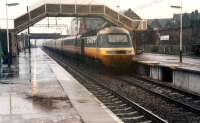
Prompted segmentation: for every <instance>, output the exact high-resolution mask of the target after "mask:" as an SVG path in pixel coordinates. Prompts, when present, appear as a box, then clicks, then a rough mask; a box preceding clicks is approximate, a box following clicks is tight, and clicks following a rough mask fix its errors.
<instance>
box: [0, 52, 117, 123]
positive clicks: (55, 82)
mask: <svg viewBox="0 0 200 123" xmlns="http://www.w3.org/2000/svg"><path fill="white" fill-rule="evenodd" d="M14 61H15V62H14V64H13V65H11V66H10V67H8V66H5V65H4V66H3V68H2V69H1V76H0V105H1V108H0V122H1V123H27V122H29V123H119V122H121V121H120V120H119V119H118V118H117V117H116V116H115V115H114V114H113V113H112V112H111V111H110V110H109V109H107V108H106V107H105V106H104V105H103V104H102V103H101V102H100V101H98V100H97V98H95V97H94V96H93V95H92V94H91V93H90V92H89V91H87V89H86V88H84V87H83V86H82V85H81V84H79V82H78V81H76V80H75V79H74V78H73V77H72V76H71V75H70V74H69V73H68V72H67V71H65V70H64V69H63V68H62V67H61V66H60V65H58V64H57V63H56V62H55V61H54V60H52V59H51V58H50V57H49V56H48V55H46V54H45V53H44V52H43V51H42V50H41V49H32V50H31V54H29V53H24V52H23V53H20V55H19V57H18V59H16V60H14Z"/></svg>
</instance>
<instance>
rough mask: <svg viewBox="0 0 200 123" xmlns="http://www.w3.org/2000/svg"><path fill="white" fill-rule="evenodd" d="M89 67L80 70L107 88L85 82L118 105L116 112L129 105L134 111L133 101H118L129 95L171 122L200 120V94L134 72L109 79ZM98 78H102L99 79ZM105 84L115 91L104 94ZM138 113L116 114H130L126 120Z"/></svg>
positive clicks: (89, 88)
mask: <svg viewBox="0 0 200 123" xmlns="http://www.w3.org/2000/svg"><path fill="white" fill-rule="evenodd" d="M61 59H62V60H63V62H66V59H63V58H61ZM58 61H60V60H58ZM69 64H70V65H71V66H72V67H73V63H72V64H71V63H69ZM90 67H91V66H90ZM86 68H88V66H86V67H85V68H84V67H83V68H82V70H80V69H81V67H79V71H81V72H82V74H86V75H85V76H88V75H90V76H88V77H87V78H90V77H91V76H92V77H93V78H95V79H94V80H92V81H93V82H94V81H96V82H95V83H98V85H99V83H100V86H102V85H104V87H103V88H99V87H98V86H91V85H92V83H88V81H86V82H84V83H87V84H86V85H90V86H89V87H88V90H91V89H94V90H91V91H92V92H93V94H94V95H96V96H97V97H98V98H99V99H100V98H102V102H103V101H104V102H105V105H106V104H109V105H108V107H109V106H110V109H112V108H113V109H114V111H113V112H115V111H118V110H115V108H116V107H118V108H119V107H120V108H125V109H126V110H127V111H130V110H129V107H130V104H129V103H128V104H129V105H123V104H124V103H120V104H119V105H117V104H115V101H117V102H118V99H121V98H122V97H123V98H125V100H129V101H131V100H134V102H136V104H140V105H141V106H142V107H145V109H148V110H150V111H152V112H153V113H154V114H157V115H158V116H160V117H162V118H163V119H166V120H167V121H168V122H173V123H174V122H177V123H190V122H192V123H193V122H194V123H198V122H200V115H199V100H200V98H199V96H198V95H195V94H191V93H187V92H184V91H182V90H177V89H175V88H171V87H169V86H168V87H167V86H164V85H161V84H159V83H152V82H150V81H147V80H139V79H137V78H135V77H130V76H124V77H123V76H120V77H118V76H111V77H109V79H108V78H106V77H104V76H102V75H100V74H98V73H95V71H96V70H91V71H90V72H88V71H86V70H85V69H86ZM96 78H98V81H97V79H96ZM111 78H112V79H111ZM84 83H83V84H84ZM86 85H85V86H86ZM112 85H115V86H116V87H113V86H112ZM105 86H106V88H109V89H112V90H111V91H112V93H111V94H109V93H105V94H108V95H102V94H104V91H105V92H107V91H106V89H105ZM104 89H105V90H104ZM97 90H99V91H97ZM127 90H129V91H127ZM95 92H96V94H95ZM116 92H117V93H116ZM113 93H115V94H113ZM113 95H118V96H120V98H119V97H113ZM106 96H108V97H109V98H108V99H105V97H106ZM113 99H114V102H112V101H113ZM115 99H116V100H115ZM125 102H126V101H125ZM194 105H195V106H194ZM122 110H123V109H122ZM122 110H120V109H119V111H122ZM134 113H135V111H134V110H131V112H127V113H119V112H116V114H118V115H119V114H120V115H122V116H123V115H124V114H126V115H125V118H124V121H126V120H125V119H129V115H130V114H134ZM150 113H151V112H150ZM142 115H143V114H142V113H141V114H137V115H134V116H133V117H137V116H142ZM119 117H120V116H119ZM139 118H142V117H139ZM122 119H123V118H122ZM145 121H146V122H150V121H152V120H146V119H145ZM126 122H128V121H126Z"/></svg>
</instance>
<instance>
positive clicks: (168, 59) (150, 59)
mask: <svg viewBox="0 0 200 123" xmlns="http://www.w3.org/2000/svg"><path fill="white" fill-rule="evenodd" d="M133 61H137V62H141V63H145V64H154V65H159V66H167V67H172V68H180V69H185V70H191V71H197V72H200V58H190V57H185V56H183V63H179V56H173V55H165V54H153V53H144V54H141V55H138V56H136V57H134V58H133Z"/></svg>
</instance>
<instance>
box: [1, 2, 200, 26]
mask: <svg viewBox="0 0 200 123" xmlns="http://www.w3.org/2000/svg"><path fill="white" fill-rule="evenodd" d="M5 1H6V0H0V28H5V27H6V24H5V18H6V14H5V13H6V11H5V10H6V9H5ZM7 1H8V3H13V2H18V3H19V5H18V6H14V7H9V8H8V18H9V19H10V20H9V27H10V28H13V21H12V19H14V18H17V17H18V16H20V15H22V14H24V13H25V12H26V6H27V5H28V6H30V9H32V8H34V7H37V6H38V5H40V4H42V3H43V2H45V1H48V2H52V3H55V2H56V3H58V2H60V1H62V2H65V3H75V2H76V3H81V4H89V3H90V4H103V3H105V4H106V5H108V6H110V7H112V8H113V9H115V10H117V11H123V10H126V9H128V8H131V9H132V10H134V11H135V12H136V13H137V14H138V15H139V16H140V17H142V18H143V19H154V18H172V16H173V14H174V13H179V12H180V10H178V9H172V8H171V7H170V6H171V5H177V6H178V5H180V1H181V0H7ZM182 1H183V12H191V11H194V10H195V9H198V10H200V0H182ZM117 6H118V7H117ZM69 21H70V19H68V20H66V19H65V22H66V23H69ZM43 22H45V21H43Z"/></svg>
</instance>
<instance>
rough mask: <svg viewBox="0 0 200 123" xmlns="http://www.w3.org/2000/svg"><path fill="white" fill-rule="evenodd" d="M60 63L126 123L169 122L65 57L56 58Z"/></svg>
mask: <svg viewBox="0 0 200 123" xmlns="http://www.w3.org/2000/svg"><path fill="white" fill-rule="evenodd" d="M50 56H51V57H52V58H53V59H54V60H56V61H57V62H58V63H59V64H60V65H62V66H63V67H64V68H65V69H67V70H68V71H69V72H70V73H72V75H74V77H75V78H76V79H77V80H79V82H81V83H82V84H83V85H84V86H85V87H86V88H87V89H88V90H89V91H90V92H91V93H92V94H94V95H95V96H96V97H97V98H98V99H99V100H100V101H101V102H102V103H103V104H104V105H105V106H106V107H108V108H109V109H110V110H111V111H112V112H113V113H114V114H116V116H118V117H119V118H120V119H121V120H122V121H123V122H124V123H136V122H137V123H167V121H165V120H163V119H162V118H160V117H158V116H157V115H155V114H153V113H152V112H150V111H148V110H146V109H145V108H143V107H141V106H140V105H138V104H137V103H135V102H133V101H131V100H129V99H127V98H126V97H123V96H121V95H119V94H118V93H116V92H114V91H112V90H110V89H109V88H107V87H104V86H102V85H100V84H98V83H99V82H98V80H97V79H96V78H93V77H92V76H89V75H88V74H87V73H84V72H82V71H80V70H79V69H77V68H75V67H73V65H71V64H68V63H67V62H64V61H63V59H59V58H55V57H54V56H53V55H50Z"/></svg>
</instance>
